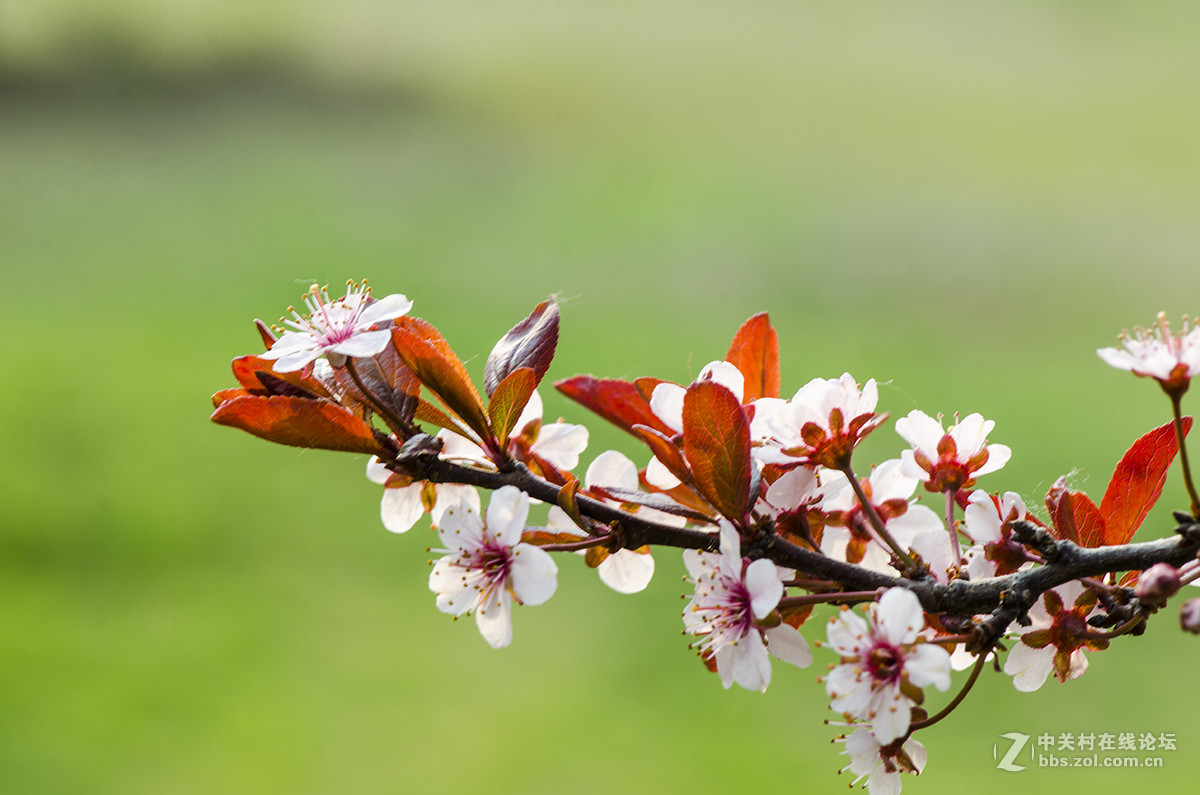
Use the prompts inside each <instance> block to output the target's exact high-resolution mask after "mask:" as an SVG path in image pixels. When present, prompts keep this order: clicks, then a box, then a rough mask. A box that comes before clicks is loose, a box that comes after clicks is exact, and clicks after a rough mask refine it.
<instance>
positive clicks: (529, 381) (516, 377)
mask: <svg viewBox="0 0 1200 795" xmlns="http://www.w3.org/2000/svg"><path fill="white" fill-rule="evenodd" d="M536 387H537V374H536V373H534V372H533V370H531V369H529V368H528V367H522V368H520V369H519V370H514V371H512V372H511V373H509V374H508V375H507V376H505V378H504V380H503V381H501V382H500V383H499V384H497V385H496V388H495V390H493V392H492V398H491V400H489V401H488V418H489V419H490V420H491V423H492V432H493V433H495V434H496V439H497V440H498V441H499V442H500V447H501V448H503V447H506V446H507V445H508V435H509V434H510V433H512V430H513V426H515V425H516V424H517V420H518V419H520V417H521V412H522V411H524V410H525V404H526V403H528V402H529V398H530V396H531V395H532V394H533V390H534V389H535V388H536Z"/></svg>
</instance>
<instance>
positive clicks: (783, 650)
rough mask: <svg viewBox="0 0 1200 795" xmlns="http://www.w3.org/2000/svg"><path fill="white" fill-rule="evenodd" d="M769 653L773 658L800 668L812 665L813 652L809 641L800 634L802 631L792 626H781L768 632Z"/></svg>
mask: <svg viewBox="0 0 1200 795" xmlns="http://www.w3.org/2000/svg"><path fill="white" fill-rule="evenodd" d="M765 634H766V638H767V651H769V652H770V653H771V655H772V656H773V657H778V658H779V659H781V660H783V661H784V662H789V663H791V664H792V665H795V666H797V667H800V668H807V667H808V666H809V665H811V664H812V659H813V657H812V651H811V650H810V649H809V648H808V641H806V640H805V639H804V636H803V635H801V634H800V630H798V629H796V628H795V627H793V626H791V625H790V624H780V625H779V626H777V627H772V628H771V629H768V630H767V631H766V633H765Z"/></svg>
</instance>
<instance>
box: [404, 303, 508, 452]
mask: <svg viewBox="0 0 1200 795" xmlns="http://www.w3.org/2000/svg"><path fill="white" fill-rule="evenodd" d="M392 342H393V344H394V345H395V346H396V352H397V353H398V354H400V358H401V359H403V360H404V363H405V364H406V365H407V366H408V368H409V369H410V370H412V371H413V374H414V375H416V377H417V378H418V379H419V380H420V382H421V383H422V384H424V385H425V387H426V388H427V389H428V390H429V391H430V392H432V393H433V394H434V395H435V396H436V397H437V399H438V400H440V401H441V402H442V405H444V406H445V407H446V408H448V409H449V410H450V411H452V412H454V413H455V414H456V415H458V417H459V418H461V419H462V421H463V422H464V423H466V425H467V427H469V428H471V429H472V430H473V431H475V432H476V433H477V434H479V436H480V437H481V438H483V439H489V438H491V435H492V434H491V431H490V429H489V428H488V418H487V411H486V410H485V409H484V407H483V399H482V398H481V397H480V396H479V392H478V390H476V389H475V384H473V383H472V382H471V377H470V376H469V375H467V368H466V367H464V366H463V363H462V361H461V360H460V359H459V358H458V356H457V355H456V354H455V353H454V351H453V350H452V349H451V348H450V344H449V343H448V342H446V339H445V337H443V336H442V335H441V333H440V332H439V331H438V330H437V329H436V328H434V327H433V325H432V324H430V323H427V322H425V321H424V320H421V319H420V318H414V317H408V316H405V317H400V318H397V319H396V325H395V326H393V327H392Z"/></svg>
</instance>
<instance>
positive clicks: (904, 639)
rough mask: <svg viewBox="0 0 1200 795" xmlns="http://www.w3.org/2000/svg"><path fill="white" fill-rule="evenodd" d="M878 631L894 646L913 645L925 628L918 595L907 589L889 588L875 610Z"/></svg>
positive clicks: (880, 598)
mask: <svg viewBox="0 0 1200 795" xmlns="http://www.w3.org/2000/svg"><path fill="white" fill-rule="evenodd" d="M875 622H876V627H877V631H878V632H879V633H880V634H882V635H883V636H884V637H885V638H887V640H888V641H889V642H890V643H892V644H893V645H896V646H900V645H903V644H905V643H912V642H913V641H914V640H915V639H916V637H917V633H918V632H920V631H921V630H922V629H924V627H925V614H924V613H923V612H922V611H921V602H920V600H919V599H917V595H916V594H914V593H913V592H912V591H910V590H908V589H907V588H888V589H887V590H886V591H884V592H883V596H881V597H879V605H878V607H877V608H876V610H875Z"/></svg>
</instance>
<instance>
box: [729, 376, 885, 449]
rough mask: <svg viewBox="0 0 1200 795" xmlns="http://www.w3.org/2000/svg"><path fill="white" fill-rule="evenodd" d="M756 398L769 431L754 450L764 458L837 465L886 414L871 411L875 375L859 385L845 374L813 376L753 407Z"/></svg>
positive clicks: (875, 394)
mask: <svg viewBox="0 0 1200 795" xmlns="http://www.w3.org/2000/svg"><path fill="white" fill-rule="evenodd" d="M760 403H762V404H763V405H762V407H761V408H762V410H763V413H764V420H763V422H765V424H766V425H767V426H768V427H769V428H770V432H771V437H770V438H769V439H768V440H767V441H766V443H765V445H763V446H760V447H759V448H758V449H757V450H756V455H757V456H758V457H759V458H760V459H761V460H762V461H763V462H765V463H777V464H796V463H797V462H800V463H804V464H808V465H810V466H825V467H829V468H830V469H842V468H844V467H845V466H846V465H848V464H849V463H850V457H851V454H852V453H853V452H854V447H855V446H856V445H857V444H858V443H859V442H860V441H862V439H863V438H864V437H865V436H866V435H867V434H868V433H870V432H871V431H873V430H875V428H877V427H879V424H880V423H881V422H883V420H884V419H885V418H886V415H882V414H876V413H875V407H876V405H877V404H878V403H879V388H878V387H877V386H876V384H875V379H873V378H872V379H870V380H868V381H867V383H865V384H864V385H863V386H862V387H861V389H860V388H859V386H858V383H857V382H856V381H855V380H854V378H853V377H852V376H851V375H850V374H849V373H844V374H843V375H842V377H841V378H829V379H824V378H814V379H813V380H812V381H809V382H808V383H807V384H805V385H804V386H802V387H800V389H799V391H797V392H796V394H795V395H793V396H792V398H791V400H788V401H786V402H783V403H780V402H777V401H775V400H771V401H770V402H764V401H756V403H755V410H756V412H757V411H758V408H759V405H758V404H760ZM759 427H761V424H759V425H755V426H753V427H752V430H754V429H757V428H759Z"/></svg>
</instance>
